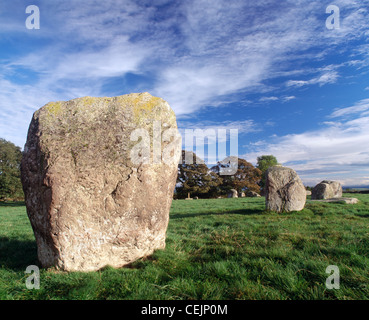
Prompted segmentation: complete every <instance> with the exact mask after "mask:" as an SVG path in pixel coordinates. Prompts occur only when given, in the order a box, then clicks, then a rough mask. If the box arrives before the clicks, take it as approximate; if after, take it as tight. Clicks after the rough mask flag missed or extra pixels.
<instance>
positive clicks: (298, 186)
mask: <svg viewBox="0 0 369 320" xmlns="http://www.w3.org/2000/svg"><path fill="white" fill-rule="evenodd" d="M265 192H266V194H265V201H266V208H267V210H271V211H275V212H290V211H301V210H302V209H303V208H304V206H305V202H306V190H305V187H304V185H303V184H302V182H301V179H300V178H299V176H298V175H297V173H296V172H295V171H294V170H293V169H290V168H286V167H282V166H274V167H271V168H269V169H268V171H267V172H266V185H265Z"/></svg>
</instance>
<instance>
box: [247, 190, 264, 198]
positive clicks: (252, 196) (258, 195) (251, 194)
mask: <svg viewBox="0 0 369 320" xmlns="http://www.w3.org/2000/svg"><path fill="white" fill-rule="evenodd" d="M246 196H247V197H249V198H258V197H261V195H260V194H258V193H257V192H255V191H251V190H249V191H247V192H246Z"/></svg>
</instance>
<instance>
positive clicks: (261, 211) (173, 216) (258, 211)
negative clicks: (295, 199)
mask: <svg viewBox="0 0 369 320" xmlns="http://www.w3.org/2000/svg"><path fill="white" fill-rule="evenodd" d="M226 214H227V215H228V214H239V215H243V216H252V215H253V216H255V215H262V214H265V210H264V209H239V210H228V211H223V212H202V213H183V214H171V215H170V217H169V218H170V219H181V218H194V217H201V216H222V215H226Z"/></svg>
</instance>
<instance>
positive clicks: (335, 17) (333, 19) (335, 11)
mask: <svg viewBox="0 0 369 320" xmlns="http://www.w3.org/2000/svg"><path fill="white" fill-rule="evenodd" d="M325 13H327V14H330V16H329V17H328V18H327V20H326V21H325V26H326V27H327V29H329V30H333V29H339V28H340V8H339V7H337V6H336V5H333V4H331V5H329V6H328V7H327V9H326V10H325Z"/></svg>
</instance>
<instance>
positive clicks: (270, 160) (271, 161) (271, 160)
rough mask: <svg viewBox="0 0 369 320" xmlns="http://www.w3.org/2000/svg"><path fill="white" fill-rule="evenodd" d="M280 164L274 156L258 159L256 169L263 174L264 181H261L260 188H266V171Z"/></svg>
mask: <svg viewBox="0 0 369 320" xmlns="http://www.w3.org/2000/svg"><path fill="white" fill-rule="evenodd" d="M277 164H278V161H277V158H276V157H275V156H273V155H264V156H261V157H258V158H257V165H256V167H257V168H258V169H259V170H260V171H261V172H262V179H261V181H260V187H261V188H264V186H265V173H266V171H267V170H268V169H269V168H270V167H273V166H276V165H277Z"/></svg>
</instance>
